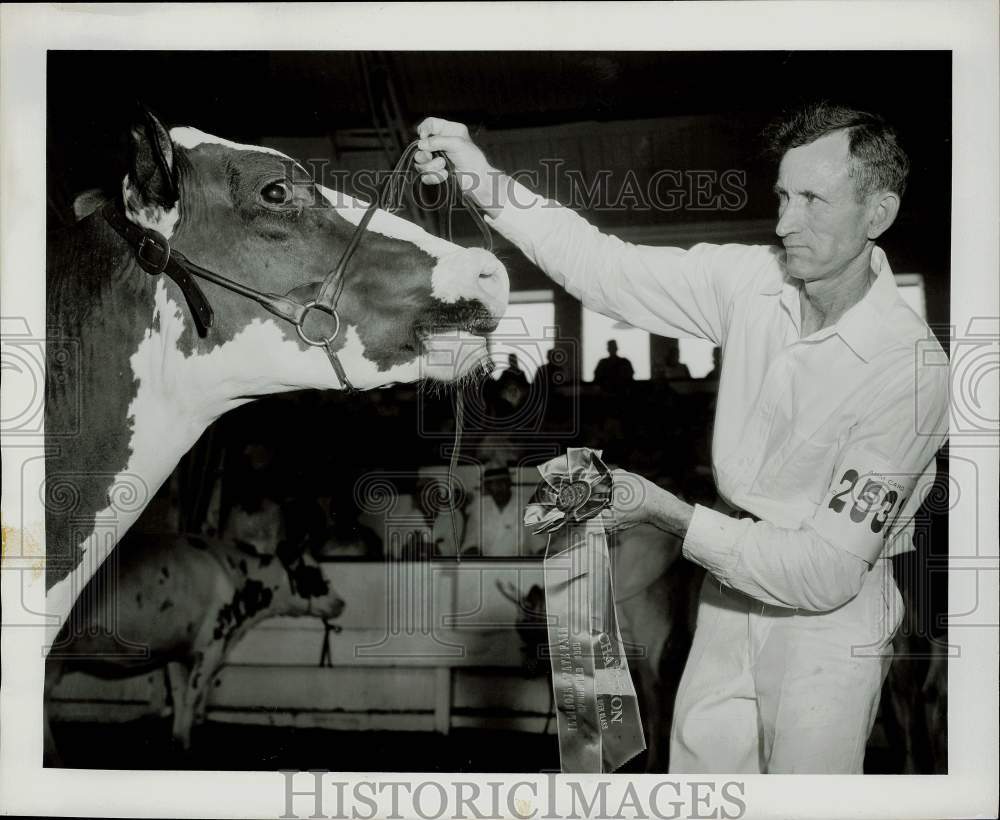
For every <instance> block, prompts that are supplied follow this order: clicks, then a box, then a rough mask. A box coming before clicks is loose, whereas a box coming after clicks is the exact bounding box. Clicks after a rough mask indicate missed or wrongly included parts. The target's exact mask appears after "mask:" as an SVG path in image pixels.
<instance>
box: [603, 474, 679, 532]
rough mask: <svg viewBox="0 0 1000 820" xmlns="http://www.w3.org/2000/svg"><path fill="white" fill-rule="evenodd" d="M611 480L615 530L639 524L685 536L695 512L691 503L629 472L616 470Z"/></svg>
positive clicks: (613, 525)
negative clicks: (650, 525)
mask: <svg viewBox="0 0 1000 820" xmlns="http://www.w3.org/2000/svg"><path fill="white" fill-rule="evenodd" d="M611 477H612V481H613V491H612V497H611V507H612V513H613V518H612V528H613V529H614V530H624V529H628V528H629V527H634V526H635V525H636V524H652V525H653V526H654V527H659V528H660V529H661V530H664V531H666V532H672V533H674V535H679V536H680V537H681V538H683V537H684V535H685V534H686V533H687V528H688V525H689V524H690V523H691V515H692V514H693V512H694V509H693V508H692V507H691V505H690V504H687V503H685V502H684V501H681V500H680V499H679V498H678V497H677V496H675V495H674V494H673V493H670V492H667V491H666V490H664V489H663V488H662V487H658V486H657V485H656V484H654V483H653V482H652V481H647V480H646V479H645V478H643V477H642V476H641V475H636V474H635V473H630V472H628V470H614V471H612V474H611Z"/></svg>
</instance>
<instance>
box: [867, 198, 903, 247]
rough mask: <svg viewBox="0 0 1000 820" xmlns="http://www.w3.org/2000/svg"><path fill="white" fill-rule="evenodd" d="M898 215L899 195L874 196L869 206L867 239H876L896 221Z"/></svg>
mask: <svg viewBox="0 0 1000 820" xmlns="http://www.w3.org/2000/svg"><path fill="white" fill-rule="evenodd" d="M898 213H899V194H894V193H893V192H892V191H883V192H882V193H879V194H875V195H874V196H873V197H872V201H871V204H870V206H869V214H870V215H869V217H868V238H869V239H878V238H879V237H880V236H881V235H882V234H884V233H885V232H886V231H887V230H889V226H890V225H892V223H893V222H895V221H896V214H898Z"/></svg>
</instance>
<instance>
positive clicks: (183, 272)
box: [101, 141, 493, 392]
mask: <svg viewBox="0 0 1000 820" xmlns="http://www.w3.org/2000/svg"><path fill="white" fill-rule="evenodd" d="M416 152H417V142H416V141H414V142H411V143H410V144H409V145H408V146H406V149H405V150H404V151H403V155H402V156H401V157H400V158H399V162H397V163H396V166H395V168H393V169H392V170H391V171H390V172H389V175H388V177H386V179H385V180H384V181H383V182H382V185H381V186H380V187H379V190H378V192H377V194H376V195H375V196H374V197H373V198H372V201H371V204H369V205H368V207H367V208H366V209H365V212H364V215H363V216H362V217H361V220H360V221H359V222H358V224H357V225H356V226H355V228H354V233H353V234H352V235H351V238H350V241H349V242H348V243H347V247H346V248H344V252H343V253H342V254H341V256H340V260H339V261H338V262H337V266H336V267H335V268H334V269H333V270H332V271H330V273H329V274H327V276H326V278H325V279H324V280H323V283H322V284H321V285H320V289H319V292H318V293H317V296H316V298H315V299H313V300H310V301H306V302H299V301H296V300H295V299H292V298H290V297H288V296H281V295H279V294H276V293H266V292H264V291H260V290H257V289H256V288H252V287H249V286H247V285H243V284H241V283H240V282H237V281H236V280H234V279H230V278H229V277H228V276H223V275H222V274H221V273H216V272H215V271H212V270H209V269H208V268H203V267H201V265H198V264H196V263H194V262H192V261H191V260H190V259H188V258H187V257H185V256H184V254H182V253H181V252H180V251H177V250H174V249H172V248H171V247H170V242H169V240H168V239H167V238H166V237H165V236H163V234H161V233H159V232H158V231H155V230H153V229H151V228H143V227H140V226H138V225H136V224H135V223H134V222H131V221H130V220H129V219H128V218H127V217H126V216H125V212H124V210H125V206H124V202H123V201H122V200H121V199H118V200H114V201H112V202H108V203H107V204H106V205H104V207H103V208H101V214H102V215H103V216H104V219H105V220H106V221H107V222H108V224H109V225H111V227H112V228H114V229H115V231H117V233H118V234H119V235H120V236H121V237H122V238H123V239H124V240H125V241H126V242H128V244H129V245H130V246H131V247H132V250H133V252H134V254H135V258H136V261H137V262H138V263H139V267H141V268H142V269H143V270H144V271H146V273H148V274H150V275H152V276H155V275H158V274H161V273H165V274H166V275H167V276H169V277H170V278H171V279H172V280H173V281H174V282H176V283H177V286H178V287H179V288H180V289H181V292H182V293H183V294H184V299H185V300H186V301H187V303H188V307H189V308H190V310H191V315H192V316H193V317H194V320H195V324H196V325H197V328H198V335H199V336H201V337H204V336H206V335H207V334H208V331H209V328H211V327H212V323H213V321H214V318H215V317H214V312H213V310H212V306H211V305H210V304H209V301H208V299H207V297H206V296H205V294H204V292H203V291H202V290H201V288H200V287H199V286H198V283H197V282H196V281H195V280H194V279H193V278H192V277H194V276H197V277H198V278H200V279H204V280H205V281H207V282H212V283H213V284H215V285H218V286H219V287H222V288H225V289H226V290H229V291H232V292H233V293H237V294H239V295H240V296H244V297H246V298H247V299H252V300H253V301H254V302H256V303H257V304H259V305H260V306H261V307H263V308H264V309H265V310H267V311H269V312H270V313H272V314H274V315H275V316H277V317H279V318H281V319H284V320H285V321H287V322H290V323H291V324H293V325H295V329H296V331H297V332H298V334H299V338H300V339H301V340H302V341H303V342H305V343H306V344H307V345H310V346H312V347H322V348H323V349H324V350H325V351H326V354H327V357H328V358H329V359H330V364H331V366H332V367H333V372H334V373H335V375H336V376H337V379H338V380H339V381H340V383H341V385H342V386H343V387H344V388H346V389H347V390H348V391H351V392H353V391H354V390H355V388H354V385H353V384H351V382H350V379H349V378H348V377H347V371H346V370H345V368H344V365H343V363H342V362H341V361H340V356H338V355H337V351H335V350H334V349H333V343H334V341H335V340H336V339H337V336H339V335H340V329H341V322H340V315H339V314H338V313H337V306H338V305H339V304H340V297H341V295H342V294H343V292H344V282H345V280H346V274H347V269H348V265H349V264H350V261H351V258H352V257H353V256H354V253H355V251H357V249H358V246H359V245H360V244H361V239H362V236H363V235H364V233H365V231H366V230H367V229H368V225H369V223H370V222H371V221H372V218H373V217H374V216H375V212H376V211H377V210H378V209H379V208H384V209H385V210H388V211H395V210H399V208H400V207H402V198H403V193H404V192H405V185H406V182H407V180H408V177H409V174H410V171H411V170H412V167H413V157H414V155H415V154H416ZM444 160H445V166H446V168H447V169H448V172H449V176H451V175H453V174H454V171H455V167H454V165H452V163H451V160H449V159H448V157H447V156H445V157H444ZM456 187H457V186H456ZM458 199H459V201H460V203H461V204H462V206H463V207H464V208H465V209H466V210H467V211H468V213H469V215H470V216H471V217H472V220H473V222H474V223H475V224H476V226H477V227H478V228H479V230H480V232H481V233H482V235H483V239H484V242H485V245H486V249H487V250H490V251H491V250H492V249H493V238H492V235H491V234H490V229H489V227H488V226H487V225H486V222H485V221H484V220H483V217H482V215H481V214H480V213H479V211H478V210H477V209H476V207H475V206H474V205H473V204H472V203H471V202H470V201H469V200H468V199H467V198H466V197H465V195H464V194H462V193H461V192H460V191H459V194H458ZM453 206H454V202H449V205H448V226H447V232H448V240H449V241H451V240H452V235H451V217H452V209H453ZM311 310H318V311H320V312H322V313H326V314H327V315H329V316H330V317H331V318H332V319H333V330H332V332H331V333H330V334H329V335H327V336H323V337H320V338H318V339H316V338H313V337H311V336H309V335H308V334H307V333H306V332H305V330H304V329H303V323H304V322H305V320H306V317H307V316H308V315H309V311H311Z"/></svg>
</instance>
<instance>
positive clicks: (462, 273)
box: [431, 248, 510, 318]
mask: <svg viewBox="0 0 1000 820" xmlns="http://www.w3.org/2000/svg"><path fill="white" fill-rule="evenodd" d="M431 295H432V296H433V297H434V298H435V299H438V300H439V301H441V302H445V303H453V302H457V301H458V300H459V299H478V300H479V301H480V302H482V303H483V304H484V305H485V306H486V309H487V310H488V311H489V312H490V315H491V316H495V317H496V318H500V317H501V316H503V314H504V312H505V311H506V310H507V299H508V298H509V296H510V282H509V280H508V278H507V269H506V268H505V267H504V266H503V264H501V262H500V260H499V259H497V258H496V257H495V256H494V255H493V254H492V253H490V252H489V251H485V250H483V249H482V248H463V249H462V250H461V252H460V253H454V254H452V255H451V256H446V257H444V258H443V259H441V260H440V261H439V262H438V263H437V264H436V265H435V266H434V270H433V271H432V272H431Z"/></svg>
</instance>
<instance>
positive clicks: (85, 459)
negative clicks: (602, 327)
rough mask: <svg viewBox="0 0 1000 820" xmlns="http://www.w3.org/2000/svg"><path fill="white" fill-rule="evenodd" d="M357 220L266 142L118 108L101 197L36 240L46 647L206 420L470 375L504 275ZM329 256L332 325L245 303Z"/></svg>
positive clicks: (298, 287) (303, 282) (393, 221)
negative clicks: (301, 395) (119, 122)
mask: <svg viewBox="0 0 1000 820" xmlns="http://www.w3.org/2000/svg"><path fill="white" fill-rule="evenodd" d="M86 211H87V208H82V209H81V210H80V213H85V212H86ZM366 211H367V207H366V205H365V203H362V202H360V201H358V200H354V199H352V198H350V197H349V196H347V195H346V194H343V193H342V192H338V191H334V190H331V189H329V188H326V187H324V186H323V185H321V184H320V182H319V181H317V180H314V179H312V177H311V176H310V175H309V173H308V172H307V171H306V169H305V168H304V166H302V165H301V164H299V163H297V162H294V161H293V160H292V159H290V158H289V157H287V156H285V155H284V154H282V153H280V152H278V151H276V150H273V149H270V148H266V147H260V146H252V145H243V144H239V143H235V142H231V141H229V140H226V139H223V138H220V137H216V136H212V135H210V134H206V133H204V132H202V131H199V130H197V129H195V128H190V127H179V128H172V129H170V130H168V129H167V128H166V127H165V126H164V125H163V124H162V123H161V122H160V120H159V119H158V118H157V117H156V116H154V115H153V114H152V113H151V112H149V111H148V110H146V109H145V108H141V107H140V108H139V109H138V110H137V112H136V117H135V122H134V125H133V126H132V128H131V130H130V134H129V162H128V170H127V173H126V174H125V177H124V180H123V182H122V188H121V195H120V197H119V198H117V204H114V205H113V206H112V205H111V204H109V206H105V207H101V208H98V209H96V210H93V211H91V212H90V213H89V215H87V216H85V217H84V218H83V219H81V220H80V221H79V222H76V223H75V224H73V225H72V226H70V227H68V228H66V229H65V230H63V231H60V232H54V233H52V234H50V236H49V239H48V245H47V254H46V266H47V289H46V313H47V317H46V318H47V327H48V337H47V345H46V370H47V378H46V394H45V395H46V406H45V430H46V436H47V448H46V460H45V470H46V480H45V485H44V491H43V492H44V503H45V531H46V588H47V610H48V613H49V615H50V619H49V621H48V622H47V624H46V630H47V632H46V635H45V642H44V644H45V646H46V647H48V646H50V645H51V644H52V641H53V639H54V638H55V635H56V633H57V632H58V631H59V630H60V629H61V627H62V624H63V623H64V622H65V620H66V618H67V616H68V615H69V612H70V610H71V609H72V606H73V603H74V601H75V599H76V597H77V595H78V594H79V593H80V591H81V590H82V589H83V588H84V587H85V586H86V585H87V582H88V581H89V580H90V578H91V577H92V576H93V575H94V574H95V573H96V572H97V570H98V568H99V567H100V566H101V565H102V563H103V562H104V561H105V559H106V558H107V557H108V555H109V554H110V553H111V551H112V550H113V549H114V548H115V545H116V544H117V543H118V541H119V540H120V539H121V538H122V536H123V535H124V534H125V532H127V530H128V529H129V527H131V525H132V524H133V523H134V522H135V520H136V519H137V518H138V516H139V514H140V513H141V511H142V509H143V508H144V507H145V506H146V504H147V503H148V501H149V500H150V498H151V497H152V496H153V494H154V493H155V492H156V490H157V488H158V487H159V486H160V485H161V484H162V483H163V481H164V480H165V479H166V478H167V476H168V475H169V474H170V473H171V471H172V470H173V469H174V467H175V466H176V464H177V463H178V461H179V460H180V458H181V457H182V456H183V455H184V453H185V452H186V451H187V450H188V449H189V448H190V447H191V446H192V445H193V444H194V443H195V441H196V440H197V439H198V438H199V436H200V435H201V434H202V432H203V431H204V430H205V429H206V427H207V426H208V425H209V424H211V423H212V422H213V421H214V420H215V419H217V418H218V417H219V416H221V415H222V414H223V413H225V412H227V411H228V410H231V409H233V408H235V407H238V406H240V405H242V404H244V403H246V402H249V401H252V400H253V399H255V398H258V397H261V396H264V395H268V394H272V393H279V392H284V391H289V390H297V389H303V388H317V389H325V390H331V389H332V390H342V389H346V387H347V386H348V385H351V386H353V387H354V388H357V389H371V388H375V387H379V386H382V385H387V384H391V383H395V382H411V381H416V380H418V379H429V380H432V381H435V382H439V383H448V382H457V381H460V380H462V379H465V378H468V377H470V376H471V375H472V374H475V373H478V372H480V371H481V368H482V366H483V364H484V362H486V361H487V360H488V350H487V340H486V335H487V334H488V333H490V332H491V331H492V330H494V329H495V328H496V326H497V323H498V322H499V319H500V317H501V316H502V315H503V313H504V312H505V310H506V306H507V300H508V296H509V283H508V278H507V273H506V270H505V268H504V266H503V265H502V264H501V263H500V262H499V260H498V259H497V258H496V257H495V256H494V255H493V254H492V253H490V252H487V251H486V250H483V249H479V248H461V247H458V246H457V245H454V244H452V243H450V242H448V241H445V240H443V239H439V238H437V237H434V236H431V235H429V234H427V233H426V232H424V231H423V230H422V229H420V228H418V227H417V226H416V225H414V224H412V223H409V222H407V221H405V220H403V219H400V218H397V217H395V216H393V215H392V214H390V213H388V212H386V211H383V210H375V211H374V213H373V215H372V216H371V218H370V221H369V222H363V221H362V219H363V217H365V216H368V214H367V213H366ZM355 234H357V236H356V235H355ZM130 235H131V236H132V237H133V238H135V237H139V238H137V239H135V241H133V240H132V239H130V238H129V236H130ZM354 239H359V240H360V241H359V242H358V243H357V244H352V240H354ZM168 246H169V253H170V254H172V256H171V255H168V253H167V247H168ZM348 249H350V251H351V253H350V255H349V264H348V265H347V268H346V272H345V273H344V275H343V277H341V278H340V279H339V280H338V281H339V282H340V286H342V289H338V292H339V294H340V295H339V299H338V300H337V303H336V304H337V310H336V314H337V315H336V316H334V315H333V313H332V312H330V313H327V312H325V311H322V310H313V309H311V308H310V310H309V311H308V312H309V317H308V319H309V322H308V325H307V323H306V321H305V317H304V316H300V320H301V321H302V324H301V326H300V327H296V325H295V324H293V323H292V322H291V321H285V320H284V319H283V318H281V317H280V316H276V315H274V314H273V313H272V312H269V311H268V310H265V308H264V307H262V305H261V304H260V303H259V302H258V301H256V300H255V298H254V297H252V296H248V295H247V294H248V293H249V291H248V290H246V289H248V288H249V289H252V291H253V292H254V293H257V294H270V295H271V296H272V297H274V298H272V299H271V302H272V304H277V303H279V302H280V303H282V304H284V305H285V306H286V307H287V306H288V305H289V304H290V301H289V300H294V301H295V302H296V303H297V304H298V305H300V306H303V305H306V304H309V301H310V300H313V299H316V298H319V297H320V296H321V295H322V294H323V293H324V292H326V291H327V288H326V287H324V285H325V284H328V282H329V280H328V276H329V275H330V274H331V272H332V271H337V270H339V267H340V266H339V264H338V263H339V262H340V260H341V259H343V258H345V255H347V251H348ZM178 254H180V256H178ZM170 258H174V259H182V260H184V259H186V260H187V262H188V263H191V264H193V265H194V266H195V267H196V268H197V269H198V270H201V271H202V273H200V274H198V276H199V277H201V278H200V279H199V280H198V282H199V283H200V290H199V289H198V288H196V287H194V286H192V284H191V283H190V282H185V281H184V277H183V276H181V277H177V276H173V275H171V276H169V277H168V276H166V275H163V274H162V273H158V271H160V270H163V269H164V268H163V265H165V264H166V262H165V261H164V260H166V259H170ZM189 268H190V265H189ZM192 269H193V268H192ZM206 271H207V272H209V273H214V274H215V278H214V279H212V278H209V279H206V278H205V276H206V274H205V272H206ZM220 276H224V277H227V278H228V280H230V283H236V285H235V287H236V289H235V290H234V289H233V285H232V284H231V285H230V286H224V285H221V284H219V281H220V280H219V277H220ZM189 278H190V277H189ZM178 282H181V284H178ZM240 288H243V291H242V292H241V291H240ZM324 305H326V306H327V307H329V305H328V304H327V303H326V302H324ZM210 314H212V315H214V320H213V321H212V322H211V323H209V321H208V319H209V318H211V317H210ZM285 318H287V317H285ZM209 324H211V326H210V327H209V326H208V325H209ZM300 331H302V333H301V335H300ZM327 339H329V344H326V345H320V344H317V341H320V342H322V341H324V340H327ZM310 342H312V343H310ZM338 366H339V370H338ZM345 434H347V435H349V434H350V431H345ZM324 435H326V433H325V432H324Z"/></svg>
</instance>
